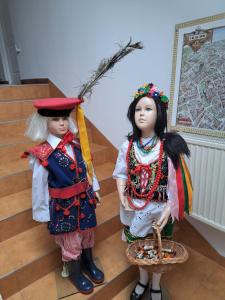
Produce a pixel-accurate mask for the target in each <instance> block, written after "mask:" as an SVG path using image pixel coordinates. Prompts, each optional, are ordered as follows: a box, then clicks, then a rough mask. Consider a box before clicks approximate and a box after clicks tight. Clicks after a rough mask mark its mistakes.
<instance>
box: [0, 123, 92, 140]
mask: <svg viewBox="0 0 225 300" xmlns="http://www.w3.org/2000/svg"><path fill="white" fill-rule="evenodd" d="M26 122H27V119H24V118H23V119H18V120H13V121H2V122H0V136H1V142H0V146H5V145H12V144H16V143H21V142H28V143H29V142H31V140H30V139H29V138H27V137H25V136H24V134H25V131H26V129H27V125H26ZM87 132H88V137H89V140H90V142H91V141H92V135H91V129H90V128H87Z"/></svg>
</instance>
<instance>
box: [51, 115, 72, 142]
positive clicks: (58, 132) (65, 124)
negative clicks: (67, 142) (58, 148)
mask: <svg viewBox="0 0 225 300" xmlns="http://www.w3.org/2000/svg"><path fill="white" fill-rule="evenodd" d="M68 129H69V117H52V118H49V119H48V130H49V132H50V133H51V134H53V135H55V136H57V137H59V138H62V137H63V136H64V135H65V134H66V132H67V131H68Z"/></svg>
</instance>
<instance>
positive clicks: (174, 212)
mask: <svg viewBox="0 0 225 300" xmlns="http://www.w3.org/2000/svg"><path fill="white" fill-rule="evenodd" d="M142 140H143V143H146V142H147V141H148V140H149V139H148V138H147V139H142ZM128 145H129V141H128V140H126V141H125V142H123V144H122V145H121V147H120V150H119V153H118V158H117V162H116V166H115V170H114V172H113V178H114V179H116V178H123V179H127V163H126V154H127V150H128ZM159 149H160V141H158V143H157V144H156V146H155V147H154V148H153V149H152V151H151V152H150V153H147V154H145V153H143V152H142V151H141V150H140V149H139V148H138V147H137V143H136V142H134V151H135V155H136V157H137V159H138V160H139V161H140V162H141V163H143V164H150V163H152V162H154V161H155V160H157V159H158V156H159ZM167 195H168V201H167V205H169V206H170V209H171V216H172V218H173V220H174V219H175V218H176V219H177V220H178V218H179V217H178V213H179V202H178V192H177V183H176V171H175V168H174V166H173V163H172V161H171V159H170V158H169V157H168V184H167ZM132 201H133V202H134V204H135V205H136V206H142V205H143V201H144V200H141V199H132Z"/></svg>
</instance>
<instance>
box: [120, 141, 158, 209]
mask: <svg viewBox="0 0 225 300" xmlns="http://www.w3.org/2000/svg"><path fill="white" fill-rule="evenodd" d="M160 142H161V143H160V150H159V158H158V166H157V173H156V177H155V180H154V183H153V185H152V187H151V188H150V190H149V192H148V193H146V194H141V193H138V192H137V191H136V189H135V186H134V185H133V183H132V180H131V172H130V170H129V166H130V159H131V158H130V151H131V147H132V144H133V138H132V139H131V140H130V142H129V146H128V150H127V155H126V162H127V188H128V189H129V188H130V189H131V191H132V194H133V195H135V196H136V197H137V198H139V199H144V200H146V201H145V203H144V205H143V206H141V207H138V206H136V205H134V204H133V202H132V198H131V196H130V195H128V196H127V200H128V202H129V205H130V207H131V208H133V209H135V210H142V209H144V208H145V207H146V206H147V205H148V203H149V202H150V200H151V198H152V196H153V193H154V192H155V190H156V189H157V187H158V185H159V181H160V178H161V173H162V157H163V141H160ZM142 168H143V169H145V170H146V171H147V172H148V173H149V174H151V167H150V165H146V164H142V163H140V162H138V168H136V169H137V170H138V171H139V170H140V169H142Z"/></svg>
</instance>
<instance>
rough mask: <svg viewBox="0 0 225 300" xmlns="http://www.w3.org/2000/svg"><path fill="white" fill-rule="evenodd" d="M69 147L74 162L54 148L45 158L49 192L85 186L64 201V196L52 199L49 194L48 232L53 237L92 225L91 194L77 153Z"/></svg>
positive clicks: (90, 187) (93, 208) (92, 198)
mask: <svg viewBox="0 0 225 300" xmlns="http://www.w3.org/2000/svg"><path fill="white" fill-rule="evenodd" d="M72 147H73V150H74V156H75V161H74V160H73V159H72V158H70V157H69V156H67V154H64V153H63V152H62V151H61V150H59V149H57V148H56V149H55V150H54V151H53V152H52V153H51V154H50V155H49V157H48V159H47V162H48V164H47V166H46V168H47V170H48V172H49V176H48V185H49V190H50V191H51V189H53V190H56V191H59V192H60V190H61V189H62V190H63V189H65V188H67V187H73V186H75V185H76V184H77V185H79V183H82V184H85V186H86V189H85V190H83V191H82V192H81V193H79V194H76V195H75V196H74V195H73V196H72V197H69V198H66V199H65V197H63V199H61V198H58V197H57V198H55V197H52V195H51V193H50V195H51V199H50V203H49V208H50V221H49V222H48V229H49V231H50V233H51V234H54V235H55V234H59V233H65V232H71V231H75V230H86V229H89V228H93V227H95V226H96V215H95V193H94V191H93V188H92V186H91V185H89V184H88V182H87V175H86V167H85V163H84V160H83V158H82V154H81V150H80V149H78V148H77V147H76V146H72Z"/></svg>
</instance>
